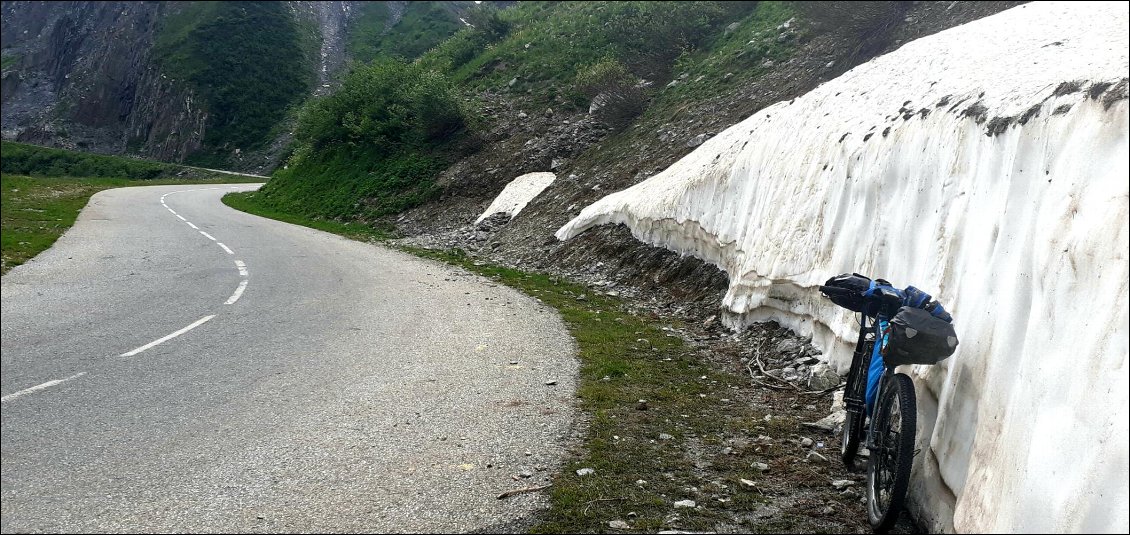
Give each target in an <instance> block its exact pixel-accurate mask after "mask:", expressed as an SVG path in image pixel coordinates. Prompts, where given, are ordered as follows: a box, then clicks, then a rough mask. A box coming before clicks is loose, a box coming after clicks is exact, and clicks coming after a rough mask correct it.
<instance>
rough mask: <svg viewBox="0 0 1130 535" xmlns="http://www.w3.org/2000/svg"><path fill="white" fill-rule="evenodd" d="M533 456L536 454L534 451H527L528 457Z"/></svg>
mask: <svg viewBox="0 0 1130 535" xmlns="http://www.w3.org/2000/svg"><path fill="white" fill-rule="evenodd" d="M533 454H534V453H533V452H532V451H530V450H526V457H529V456H531V455H533Z"/></svg>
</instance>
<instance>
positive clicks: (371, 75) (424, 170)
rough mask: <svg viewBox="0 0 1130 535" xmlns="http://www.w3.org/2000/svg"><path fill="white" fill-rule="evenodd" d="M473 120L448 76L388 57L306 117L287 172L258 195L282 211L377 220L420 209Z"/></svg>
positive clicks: (311, 107) (312, 105) (314, 105)
mask: <svg viewBox="0 0 1130 535" xmlns="http://www.w3.org/2000/svg"><path fill="white" fill-rule="evenodd" d="M466 123H467V116H466V114H465V111H464V107H463V105H462V102H461V101H460V100H459V98H458V96H457V94H456V91H455V89H454V88H453V87H452V85H451V83H450V82H449V81H448V80H447V78H445V77H444V76H442V75H440V74H439V73H436V72H434V71H431V70H428V69H426V68H424V67H423V66H421V65H418V64H408V63H403V62H400V61H397V60H392V59H386V60H379V61H375V62H373V63H372V64H369V65H366V66H363V67H359V68H356V69H355V70H353V71H352V72H350V73H349V74H348V75H346V77H345V79H344V80H343V81H342V84H341V87H339V88H338V90H337V91H335V92H334V93H333V94H331V95H327V96H324V97H320V98H317V99H314V100H312V101H310V102H309V103H308V104H307V105H306V106H305V107H304V108H303V110H302V111H301V112H300V113H299V117H298V127H297V129H296V130H295V140H296V146H295V147H294V152H293V153H292V155H291V157H290V159H289V160H288V162H287V166H286V167H285V168H284V169H281V170H278V171H276V172H275V174H274V176H273V177H272V179H271V180H270V182H268V183H267V185H266V186H264V187H263V189H262V194H261V195H260V196H258V198H259V201H260V202H262V203H263V205H264V206H266V207H269V208H271V209H273V210H278V211H280V212H289V213H295V214H302V215H305V216H309V217H323V218H331V219H353V218H370V217H377V216H382V215H387V214H392V213H397V212H400V211H402V210H405V209H407V208H411V207H413V206H416V205H419V204H421V203H423V202H425V201H427V200H428V199H430V198H432V197H433V196H434V195H435V193H436V189H435V185H434V184H435V177H436V176H437V175H438V174H439V173H440V172H441V171H442V170H443V169H444V168H445V167H446V166H447V165H448V163H449V162H450V159H451V158H450V156H449V155H448V151H447V149H446V147H447V146H449V145H450V144H451V142H452V141H454V140H455V139H457V138H458V137H459V134H460V133H461V132H463V131H465V130H466Z"/></svg>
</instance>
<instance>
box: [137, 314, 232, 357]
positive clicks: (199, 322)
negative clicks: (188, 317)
mask: <svg viewBox="0 0 1130 535" xmlns="http://www.w3.org/2000/svg"><path fill="white" fill-rule="evenodd" d="M214 317H216V315H215V314H213V315H211V316H204V317H203V318H200V319H198V320H196V321H195V322H193V323H192V325H189V326H188V327H185V328H183V329H181V330H179V331H177V332H175V333H172V334H170V335H168V336H164V337H161V338H158V339H156V340H154V341H152V342H149V343H148V344H145V345H143V346H141V347H139V348H137V349H134V350H133V351H127V352H125V353H122V355H121V356H123V357H132V356H134V355H136V354H138V353H141V352H142V351H145V350H146V349H149V348H151V347H153V346H156V345H160V344H163V343H165V342H168V341H169V340H172V339H173V338H176V337H178V336H180V335H182V334H184V333H186V332H188V331H191V330H193V329H195V328H197V327H199V326H201V325H204V323H205V322H206V321H208V320H210V319H212V318H214Z"/></svg>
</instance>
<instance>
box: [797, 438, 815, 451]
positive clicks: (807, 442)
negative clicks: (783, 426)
mask: <svg viewBox="0 0 1130 535" xmlns="http://www.w3.org/2000/svg"><path fill="white" fill-rule="evenodd" d="M812 444H813V442H812V439H811V438H808V437H804V438H802V439H800V447H802V448H811V447H812Z"/></svg>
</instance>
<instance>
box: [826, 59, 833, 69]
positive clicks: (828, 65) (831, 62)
mask: <svg viewBox="0 0 1130 535" xmlns="http://www.w3.org/2000/svg"><path fill="white" fill-rule="evenodd" d="M835 66H836V62H834V61H829V62H828V64H827V65H824V68H825V69H831V68H832V67H835Z"/></svg>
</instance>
